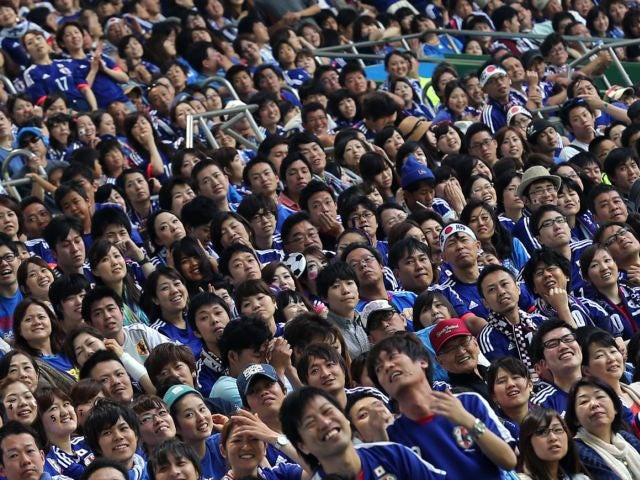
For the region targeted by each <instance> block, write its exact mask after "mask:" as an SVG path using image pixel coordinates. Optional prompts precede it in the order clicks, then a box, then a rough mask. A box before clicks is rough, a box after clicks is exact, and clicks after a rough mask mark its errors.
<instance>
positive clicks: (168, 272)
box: [142, 267, 202, 358]
mask: <svg viewBox="0 0 640 480" xmlns="http://www.w3.org/2000/svg"><path fill="white" fill-rule="evenodd" d="M185 283H186V282H185V280H184V278H183V277H182V275H180V274H179V273H178V272H177V271H175V270H174V269H173V268H170V267H159V268H158V269H157V270H156V271H155V272H153V273H152V274H151V275H149V278H147V283H146V285H145V288H144V292H143V294H142V304H143V306H144V308H145V310H146V312H147V314H148V315H149V318H151V319H153V320H155V323H153V324H151V328H153V329H155V330H157V331H159V332H160V333H162V334H164V335H166V336H167V337H169V338H170V339H172V340H174V341H178V342H179V343H181V344H183V345H188V346H189V347H190V348H191V350H192V352H193V355H194V357H196V358H198V357H199V356H200V351H201V350H202V340H201V339H200V338H198V337H196V336H195V334H194V333H193V329H192V328H191V326H190V325H189V324H188V323H187V321H186V320H185V314H186V311H187V306H188V304H189V292H188V291H187V287H186V285H185Z"/></svg>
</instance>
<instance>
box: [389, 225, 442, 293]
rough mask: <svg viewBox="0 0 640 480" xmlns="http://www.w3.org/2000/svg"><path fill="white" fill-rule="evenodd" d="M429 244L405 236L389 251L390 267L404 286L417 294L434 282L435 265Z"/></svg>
mask: <svg viewBox="0 0 640 480" xmlns="http://www.w3.org/2000/svg"><path fill="white" fill-rule="evenodd" d="M430 254H431V251H430V249H429V246H428V245H427V244H425V243H422V242H421V241H419V240H416V239H415V238H412V237H408V238H403V239H402V240H400V241H399V242H397V243H396V244H395V245H394V246H393V247H392V248H391V251H390V252H389V267H390V268H391V269H393V274H394V275H395V276H396V278H397V279H398V281H399V282H400V284H401V285H402V288H403V289H405V290H408V291H410V292H414V293H415V294H416V295H420V294H421V293H422V292H424V291H425V290H426V289H427V288H428V287H429V286H430V285H431V282H433V266H432V265H431V260H430V258H429V256H430Z"/></svg>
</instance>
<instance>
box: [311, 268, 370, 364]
mask: <svg viewBox="0 0 640 480" xmlns="http://www.w3.org/2000/svg"><path fill="white" fill-rule="evenodd" d="M358 287H359V284H358V276H357V275H356V272H354V271H353V269H352V268H351V267H350V266H349V265H348V264H347V263H345V262H340V261H338V262H333V263H330V264H329V265H327V266H326V267H324V268H323V269H322V270H320V273H319V274H318V277H317V278H316V288H317V290H318V296H319V297H320V298H321V299H322V301H323V302H324V304H325V305H326V306H327V308H328V309H329V313H327V320H329V321H330V322H331V323H333V324H334V325H335V326H336V327H338V329H339V330H340V332H341V333H342V336H343V337H344V340H345V342H346V344H347V348H348V349H349V354H350V355H351V358H357V357H358V356H359V355H360V354H362V353H364V352H367V351H369V341H368V339H367V334H366V332H365V330H364V326H363V325H362V322H361V320H360V315H359V314H358V313H357V312H356V307H357V305H358V302H359V300H360V295H359V293H358Z"/></svg>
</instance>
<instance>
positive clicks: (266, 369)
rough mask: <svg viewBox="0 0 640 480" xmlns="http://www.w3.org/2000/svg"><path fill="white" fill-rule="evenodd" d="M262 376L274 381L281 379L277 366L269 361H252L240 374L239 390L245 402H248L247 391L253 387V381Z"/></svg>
mask: <svg viewBox="0 0 640 480" xmlns="http://www.w3.org/2000/svg"><path fill="white" fill-rule="evenodd" d="M261 377H262V378H267V379H269V380H271V381H272V382H277V381H279V378H278V374H277V373H276V370H275V368H273V367H272V366H271V365H269V364H268V363H252V364H251V365H249V366H248V367H247V368H245V369H244V370H243V371H242V373H241V374H240V375H238V392H240V398H242V403H243V404H245V405H246V404H247V392H248V391H249V388H250V387H251V382H254V381H255V380H256V379H258V378H261Z"/></svg>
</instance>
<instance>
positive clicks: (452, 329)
mask: <svg viewBox="0 0 640 480" xmlns="http://www.w3.org/2000/svg"><path fill="white" fill-rule="evenodd" d="M463 336H464V337H470V336H472V335H471V332H470V331H469V329H468V328H467V326H466V325H465V323H464V322H463V321H462V320H460V319H459V318H450V319H449V320H441V321H439V322H438V323H436V326H435V327H433V330H431V332H429V340H431V345H433V349H434V350H435V351H436V353H438V352H440V349H441V348H442V346H443V345H444V344H445V343H447V342H448V341H449V340H451V339H452V338H454V337H463Z"/></svg>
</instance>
